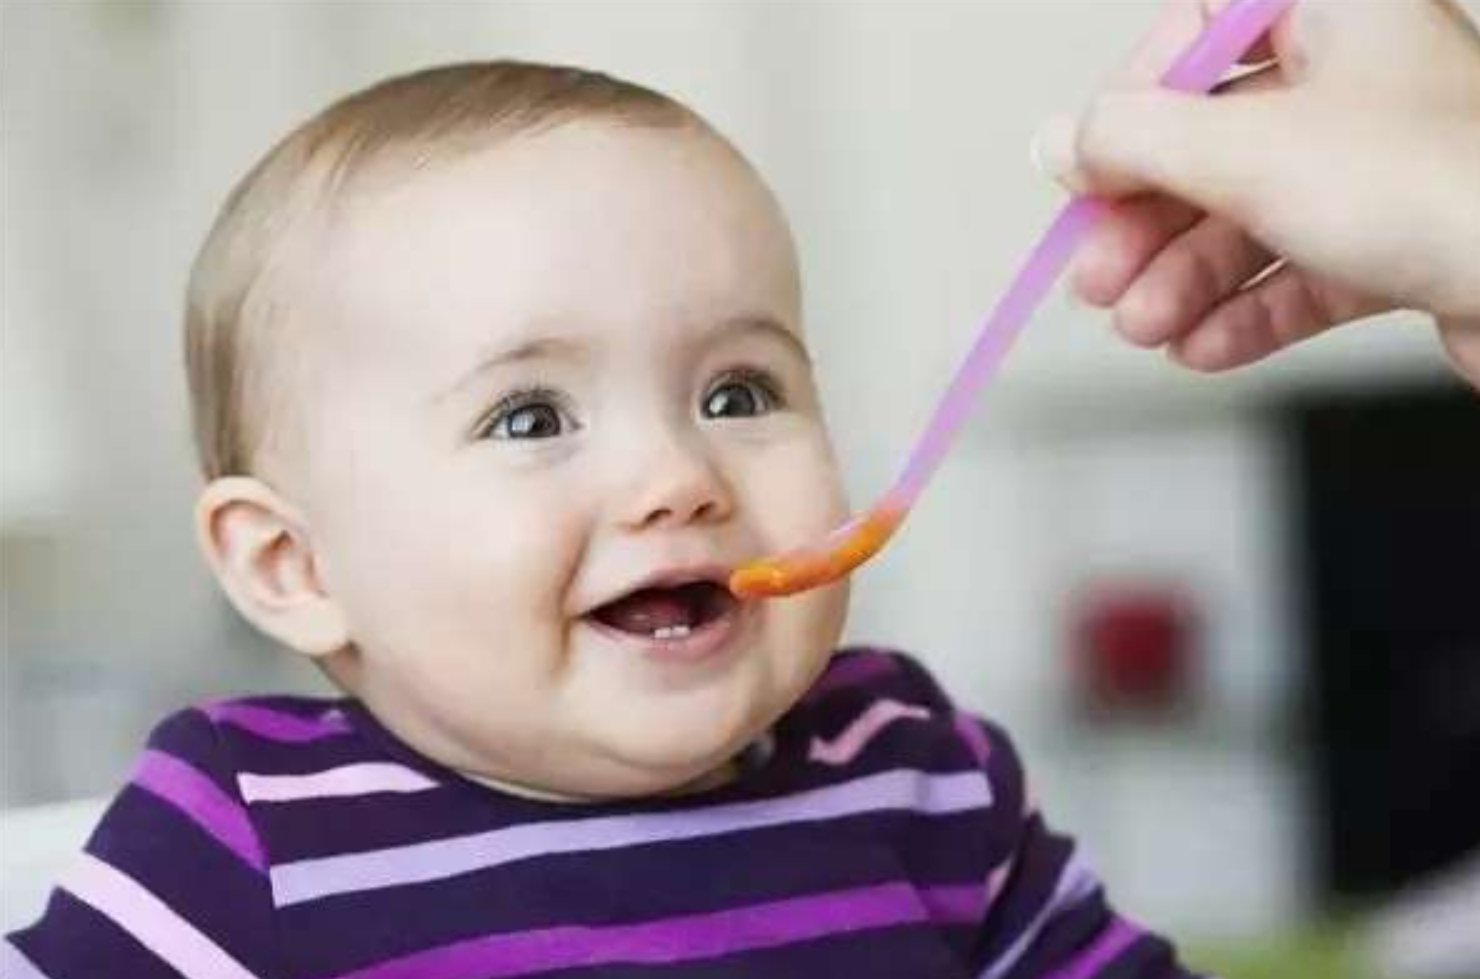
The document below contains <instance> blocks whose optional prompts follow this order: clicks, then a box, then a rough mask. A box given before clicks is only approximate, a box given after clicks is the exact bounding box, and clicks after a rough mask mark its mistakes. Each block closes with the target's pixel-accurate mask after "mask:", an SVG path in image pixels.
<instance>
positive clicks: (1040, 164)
mask: <svg viewBox="0 0 1480 979" xmlns="http://www.w3.org/2000/svg"><path fill="white" fill-rule="evenodd" d="M1074 131H1075V120H1074V117H1073V116H1070V115H1056V116H1051V117H1049V118H1048V119H1047V120H1045V121H1044V123H1043V124H1042V125H1041V126H1039V127H1038V131H1037V132H1036V133H1034V134H1033V142H1032V144H1031V146H1030V147H1029V151H1028V152H1029V156H1030V157H1031V159H1032V160H1033V166H1034V168H1035V169H1037V171H1038V172H1039V173H1041V174H1043V175H1044V176H1045V177H1051V178H1052V179H1054V180H1063V179H1064V178H1066V177H1068V176H1069V174H1070V172H1071V171H1072V170H1073V169H1074Z"/></svg>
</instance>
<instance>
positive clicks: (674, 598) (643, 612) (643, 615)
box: [596, 589, 693, 635]
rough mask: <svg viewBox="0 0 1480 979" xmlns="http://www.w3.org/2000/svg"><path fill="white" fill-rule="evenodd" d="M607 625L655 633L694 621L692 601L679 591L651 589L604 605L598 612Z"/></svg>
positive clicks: (631, 630) (636, 631)
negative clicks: (686, 599) (685, 598)
mask: <svg viewBox="0 0 1480 979" xmlns="http://www.w3.org/2000/svg"><path fill="white" fill-rule="evenodd" d="M596 615H597V617H598V618H599V619H601V621H603V622H605V623H606V624H607V625H610V626H615V627H616V628H618V629H621V630H622V631H623V632H635V633H639V634H642V635H652V634H653V633H654V632H656V631H658V630H659V629H671V628H673V627H674V626H680V625H682V626H687V625H690V624H691V622H692V621H693V615H692V610H691V608H690V605H689V603H688V602H686V601H684V599H683V597H682V596H681V595H679V594H678V593H677V592H675V591H668V590H658V589H650V590H647V591H640V592H637V593H635V594H633V595H629V596H628V597H626V598H623V599H620V600H619V601H616V602H613V603H612V604H610V605H606V606H603V607H602V608H601V609H600V610H598V611H597V613H596Z"/></svg>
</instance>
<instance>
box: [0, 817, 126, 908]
mask: <svg viewBox="0 0 1480 979" xmlns="http://www.w3.org/2000/svg"><path fill="white" fill-rule="evenodd" d="M104 805H105V802H104V801H103V800H100V799H81V800H78V801H76V802H62V803H56V804H53V805H48V806H34V807H29V808H24V809H6V810H0V932H10V931H14V930H15V929H17V928H22V927H25V926H26V925H29V924H30V923H31V922H33V921H35V920H36V918H37V916H38V915H40V914H41V911H42V909H43V908H44V907H45V906H46V898H47V895H48V894H50V893H51V889H52V887H53V886H55V884H56V882H57V880H58V879H59V878H60V877H61V875H62V872H63V871H64V870H65V869H66V868H67V866H68V864H69V862H70V861H71V860H72V859H73V857H75V856H76V854H77V853H78V851H79V850H80V849H81V848H82V845H83V843H85V842H86V841H87V837H88V834H90V833H91V832H92V829H93V827H94V826H96V825H97V822H98V819H99V818H100V817H101V816H102V814H103V807H104Z"/></svg>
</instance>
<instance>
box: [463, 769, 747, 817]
mask: <svg viewBox="0 0 1480 979" xmlns="http://www.w3.org/2000/svg"><path fill="white" fill-rule="evenodd" d="M459 774H461V775H462V776H463V778H466V779H467V780H468V781H470V782H476V783H478V784H479V785H483V786H487V787H488V788H490V789H496V790H498V791H500V792H505V793H507V794H509V795H512V796H516V797H518V798H521V799H533V800H535V801H537V802H558V803H563V804H566V805H585V806H590V805H597V804H599V803H603V802H610V801H611V800H610V799H609V798H605V797H602V796H583V795H566V794H564V793H561V792H551V791H549V790H547V789H541V788H537V787H536V786H533V785H525V784H523V783H521V782H509V781H505V780H504V779H498V778H490V777H489V776H487V775H479V774H476V773H474V772H460V773H459ZM739 774H740V763H739V761H737V760H735V759H733V758H732V759H730V760H729V761H726V762H725V763H724V764H723V765H721V766H719V767H718V768H715V769H711V770H710V771H708V772H705V773H704V774H703V775H700V776H699V777H698V778H695V779H692V780H691V781H688V782H684V783H683V784H682V785H678V786H676V787H674V788H671V789H667V790H665V791H663V792H659V793H657V796H658V797H659V798H662V797H669V796H684V795H693V794H694V793H696V792H708V791H709V790H710V789H716V788H719V787H720V786H721V785H724V784H725V783H727V782H731V781H734V779H735V778H736V776H738V775H739Z"/></svg>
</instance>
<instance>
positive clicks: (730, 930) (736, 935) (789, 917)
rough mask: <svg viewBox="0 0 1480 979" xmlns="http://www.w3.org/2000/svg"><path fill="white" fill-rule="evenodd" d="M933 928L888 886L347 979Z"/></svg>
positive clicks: (559, 931)
mask: <svg viewBox="0 0 1480 979" xmlns="http://www.w3.org/2000/svg"><path fill="white" fill-rule="evenodd" d="M926 920H927V918H926V912H925V909H924V908H923V907H922V905H921V901H920V897H919V895H918V894H917V893H916V892H915V890H914V889H913V888H911V887H910V886H909V885H908V884H899V883H894V884H881V885H876V886H873V887H860V888H855V889H852V890H845V891H833V892H831V893H827V894H818V895H812V896H808V897H800V898H790V899H787V900H783V901H772V902H769V903H766V904H754V905H750V906H748V907H742V908H732V909H730V910H726V911H714V912H708V913H705V914H693V915H684V916H681V917H675V918H664V919H661V920H658V921H650V922H643V923H641V924H632V925H602V926H595V927H582V926H574V925H569V926H561V927H556V928H545V929H540V930H537V931H522V932H514V933H511V934H503V935H488V936H485V937H483V938H475V939H471V940H468V941H464V942H458V943H456V944H454V945H447V946H444V947H442V948H435V949H430V950H428V951H425V952H418V953H416V954H414V955H408V956H406V957H404V958H400V959H395V960H393V961H390V962H383V963H381V964H379V965H373V966H370V967H368V968H365V969H361V970H359V971H357V972H352V973H348V974H346V975H344V976H341V977H340V979H502V977H505V976H526V975H531V974H534V973H539V972H550V971H553V970H556V969H571V968H581V967H590V966H595V965H612V964H630V965H639V964H641V965H646V964H663V963H673V962H688V961H693V960H696V959H708V958H715V957H717V956H721V955H730V954H733V953H736V952H744V951H750V950H753V949H761V948H775V947H778V946H781V945H790V944H793V943H796V942H803V941H808V940H810V939H816V938H822V937H825V936H829V935H842V934H847V933H849V932H855V931H865V930H868V929H872V928H885V927H889V926H891V925H900V924H923V923H925V921H926Z"/></svg>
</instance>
